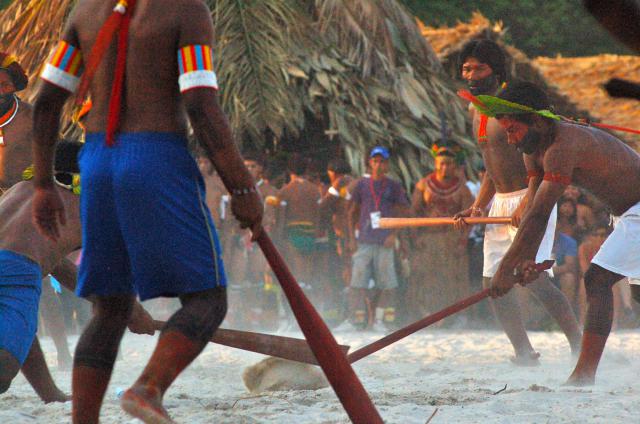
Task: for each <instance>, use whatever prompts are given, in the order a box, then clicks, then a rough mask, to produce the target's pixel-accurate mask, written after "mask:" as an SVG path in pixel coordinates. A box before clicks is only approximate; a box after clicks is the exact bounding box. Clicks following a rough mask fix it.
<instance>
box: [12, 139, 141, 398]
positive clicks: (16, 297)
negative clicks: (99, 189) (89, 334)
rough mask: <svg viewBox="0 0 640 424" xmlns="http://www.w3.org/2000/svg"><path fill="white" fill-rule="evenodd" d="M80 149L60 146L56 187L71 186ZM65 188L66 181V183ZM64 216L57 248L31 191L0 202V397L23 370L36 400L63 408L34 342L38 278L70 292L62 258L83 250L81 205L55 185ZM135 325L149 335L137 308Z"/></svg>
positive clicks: (70, 271) (16, 191)
mask: <svg viewBox="0 0 640 424" xmlns="http://www.w3.org/2000/svg"><path fill="white" fill-rule="evenodd" d="M81 146H82V145H81V144H80V143H70V142H63V143H60V144H58V149H57V153H56V164H55V169H56V178H57V179H56V181H58V179H59V180H71V175H72V174H73V173H77V172H78V169H77V168H78V165H77V160H76V157H77V153H78V151H79V149H80V147H81ZM65 182H68V181H65ZM55 189H56V191H57V192H58V193H59V194H60V198H61V200H62V202H63V203H64V205H65V206H66V209H67V211H69V213H68V215H67V225H66V226H65V227H64V228H63V230H62V231H61V233H60V237H59V239H58V241H57V242H56V243H53V242H51V241H50V240H47V239H45V238H44V237H43V236H41V235H40V234H39V233H38V231H37V229H36V228H35V226H34V225H33V223H32V220H31V208H32V204H33V195H34V185H33V182H32V181H22V182H19V183H18V184H16V185H14V186H13V187H12V188H10V189H9V190H7V192H6V194H5V195H4V196H2V197H1V198H0V305H1V307H0V311H1V312H0V393H4V392H5V391H7V389H8V388H9V386H10V385H11V381H12V380H13V378H14V377H15V376H16V374H17V373H18V370H22V372H23V374H24V376H25V377H26V378H27V380H28V381H29V383H30V384H31V385H32V386H33V388H34V389H35V390H36V392H37V393H38V395H39V396H40V398H41V399H42V400H43V401H44V402H46V403H48V402H65V401H67V400H69V398H68V397H67V396H66V395H65V394H64V393H62V392H61V391H60V389H58V388H57V387H56V385H55V383H54V381H53V379H52V378H51V374H50V373H49V370H48V368H47V365H46V362H45V360H44V356H43V354H42V350H41V348H40V344H39V342H38V339H37V338H36V329H37V324H38V302H39V297H40V290H41V284H42V283H41V280H42V278H41V276H42V275H48V274H52V275H54V276H55V277H56V279H58V280H59V281H60V282H61V283H62V284H63V285H64V286H65V287H67V288H68V289H70V290H74V289H75V286H76V266H75V265H74V264H73V262H71V261H70V260H69V259H67V258H66V256H67V255H68V254H69V253H71V252H73V251H74V250H76V249H78V248H79V247H80V245H81V242H82V240H81V231H80V213H79V204H80V199H79V196H78V195H77V194H74V193H73V192H72V191H71V190H70V189H71V185H70V186H63V185H62V183H59V182H58V186H57V187H56V188H55ZM135 319H137V320H138V321H137V322H133V323H132V324H133V325H134V326H133V327H131V326H130V329H131V330H132V331H135V332H138V333H146V334H153V332H154V331H153V323H152V322H151V318H150V316H148V315H147V314H146V312H144V311H143V310H142V308H141V307H140V306H139V304H137V305H136V317H135Z"/></svg>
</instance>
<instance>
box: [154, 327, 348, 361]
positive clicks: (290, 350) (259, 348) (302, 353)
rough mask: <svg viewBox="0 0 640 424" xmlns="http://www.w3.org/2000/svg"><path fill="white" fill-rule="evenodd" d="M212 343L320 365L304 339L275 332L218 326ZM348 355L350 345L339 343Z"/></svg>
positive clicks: (157, 328) (160, 328)
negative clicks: (265, 332)
mask: <svg viewBox="0 0 640 424" xmlns="http://www.w3.org/2000/svg"><path fill="white" fill-rule="evenodd" d="M153 323H154V325H155V329H156V330H162V329H163V328H164V325H165V324H166V322H164V321H153ZM210 341H211V342H212V343H217V344H221V345H224V346H229V347H234V348H236V349H242V350H248V351H250V352H256V353H261V354H263V355H269V356H277V357H278V358H284V359H289V360H291V361H298V362H304V363H307V364H312V365H319V364H318V361H317V360H316V357H315V356H314V355H313V352H312V351H311V349H310V348H309V344H308V343H307V341H306V340H304V339H296V338H293V337H283V336H276V335H273V334H263V333H253V332H250V331H239V330H229V329H226V328H218V329H217V330H216V333H215V334H214V335H213V337H211V340H210ZM338 346H339V347H340V349H341V350H342V352H344V354H345V355H346V354H347V352H349V346H345V345H338Z"/></svg>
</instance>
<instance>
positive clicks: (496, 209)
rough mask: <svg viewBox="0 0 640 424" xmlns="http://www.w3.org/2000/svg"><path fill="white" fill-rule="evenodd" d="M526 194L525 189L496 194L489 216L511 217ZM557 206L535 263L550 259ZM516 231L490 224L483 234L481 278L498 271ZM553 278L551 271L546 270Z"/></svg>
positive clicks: (550, 218) (507, 226)
mask: <svg viewBox="0 0 640 424" xmlns="http://www.w3.org/2000/svg"><path fill="white" fill-rule="evenodd" d="M526 194H527V189H526V188H525V189H522V190H518V191H514V192H511V193H496V195H495V196H494V198H493V205H491V210H490V211H489V216H511V215H513V213H514V212H515V210H516V209H517V208H518V205H519V204H520V202H521V201H522V199H523V198H524V197H525V195H526ZM556 219H557V206H554V207H553V210H552V211H551V215H550V216H549V222H548V223H547V229H546V231H545V233H544V238H543V239H542V242H541V243H540V247H539V248H538V254H537V255H536V262H538V263H540V262H542V261H546V260H547V259H552V253H551V251H552V250H553V240H554V238H555V232H556ZM517 232H518V229H517V228H516V227H514V226H512V225H505V224H495V225H494V224H490V225H487V228H486V229H485V232H484V249H483V251H484V266H483V268H482V276H483V277H487V278H491V277H493V275H494V274H495V273H496V271H497V270H498V266H499V265H500V261H501V260H502V258H503V257H504V255H505V254H506V253H507V250H509V247H511V243H513V239H514V238H515V237H516V233H517ZM547 273H549V275H551V276H553V271H551V269H549V270H547Z"/></svg>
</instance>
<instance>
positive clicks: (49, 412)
mask: <svg viewBox="0 0 640 424" xmlns="http://www.w3.org/2000/svg"><path fill="white" fill-rule="evenodd" d="M287 335H290V336H297V335H296V334H293V333H289V334H287ZM382 335H383V334H382V333H379V332H378V333H376V332H366V333H357V332H351V331H349V332H339V333H338V334H337V338H338V340H339V341H340V342H341V343H344V344H350V345H351V346H352V350H354V349H355V348H357V347H359V346H362V345H363V344H366V343H369V342H372V341H374V340H376V339H377V338H380V337H381V336H382ZM530 336H531V340H532V343H533V344H534V346H535V348H536V349H537V350H538V351H539V352H540V353H541V354H542V357H541V362H542V366H540V367H537V368H518V367H516V366H514V365H512V364H511V363H510V362H509V360H508V358H509V356H510V355H512V350H511V347H510V345H509V343H508V341H507V339H506V337H505V336H504V335H503V334H502V333H500V332H497V331H470V330H464V331H445V330H434V331H428V330H427V331H423V332H420V333H418V334H417V335H413V336H411V337H409V338H408V339H405V340H404V341H402V342H400V343H398V344H396V345H393V346H391V347H389V348H387V349H385V350H383V351H381V352H378V353H377V354H374V355H373V356H370V357H368V358H365V359H363V360H361V361H360V362H358V363H357V364H356V365H355V370H356V373H357V374H358V375H359V376H360V378H361V380H362V382H363V383H364V385H365V387H366V389H367V390H368V392H369V394H370V395H371V397H372V398H373V400H374V403H375V404H376V406H377V408H378V410H379V411H380V413H381V415H382V417H383V418H384V420H385V422H387V423H399V424H400V423H402V424H410V423H416V424H424V423H425V422H426V421H427V419H428V418H429V417H430V416H431V414H432V413H433V412H434V410H435V409H436V408H438V412H437V413H436V415H435V416H434V417H433V419H432V420H431V423H432V424H438V423H509V424H511V423H541V424H545V423H580V424H584V423H622V422H624V423H634V422H640V408H639V407H638V400H639V399H640V397H639V396H638V395H639V394H640V381H638V376H640V364H636V363H635V362H637V361H634V359H636V358H637V357H638V356H639V354H640V332H638V331H625V332H617V333H614V334H613V335H612V336H611V337H610V339H609V342H608V345H607V350H606V351H605V357H604V359H603V362H602V364H601V367H600V371H599V374H598V381H597V385H596V386H595V387H591V388H568V387H562V386H561V384H562V383H563V382H564V381H565V379H566V378H567V376H568V375H569V372H570V370H571V369H572V367H573V359H572V358H571V356H570V354H569V349H568V345H567V344H566V342H565V339H564V337H563V336H562V335H561V334H560V333H535V332H532V333H530ZM75 340H76V338H73V339H72V342H75ZM154 344H155V339H154V338H152V337H149V336H136V335H132V334H128V335H127V336H126V338H125V340H124V343H123V353H124V359H122V360H120V361H119V362H118V363H117V367H116V370H115V373H114V377H113V380H112V382H111V385H110V387H109V391H108V394H107V397H106V400H105V404H104V407H103V410H102V422H103V423H105V424H108V423H136V422H138V421H136V420H133V419H131V418H129V417H128V416H126V415H125V414H124V413H123V412H121V411H120V408H119V405H118V400H117V397H116V390H117V389H118V388H123V387H127V386H128V385H129V384H130V383H131V382H132V381H133V380H134V379H135V378H136V377H137V375H138V374H139V372H140V371H141V369H142V367H143V365H144V363H145V361H146V359H147V358H148V356H149V354H150V352H151V349H152V348H153V346H154ZM43 349H44V350H45V352H46V355H47V359H48V360H49V362H50V363H52V364H55V350H54V348H53V344H52V343H51V341H50V340H49V339H45V340H43ZM263 358H264V357H263V356H261V355H258V354H253V353H249V352H243V351H239V350H235V349H231V348H226V347H222V346H219V345H213V344H212V345H210V346H209V347H208V348H207V349H206V350H205V351H204V353H203V354H202V355H201V356H200V357H199V358H198V359H197V361H196V362H195V363H194V364H193V366H191V367H190V368H189V369H188V370H187V371H186V372H185V373H184V374H183V375H182V376H180V378H179V379H178V381H177V382H176V384H175V385H174V386H173V387H172V389H171V390H170V391H169V392H168V393H167V396H166V398H165V406H166V407H167V409H168V410H169V413H170V414H171V415H172V416H173V418H174V419H175V420H176V421H177V422H179V423H213V422H215V423H234V424H238V423H323V424H329V423H348V422H349V420H348V418H347V416H346V414H345V413H344V411H343V409H342V407H341V406H340V403H339V402H338V400H337V398H336V397H335V395H334V393H333V391H332V390H331V389H330V388H326V389H321V390H318V391H289V392H274V393H268V394H263V395H259V396H252V395H249V394H248V392H247V390H246V388H245V387H244V384H243V382H242V373H243V371H244V369H245V367H247V366H249V365H253V364H254V363H256V362H258V361H260V360H261V359H263ZM632 361H633V363H631V362H632ZM53 369H54V370H53V373H54V377H55V378H56V380H57V381H58V383H59V385H60V386H61V388H63V389H64V390H66V391H68V390H69V389H70V385H71V382H70V377H71V374H70V373H69V372H59V371H57V370H55V366H53ZM505 384H506V385H507V389H506V390H505V391H503V392H501V393H499V394H496V395H494V393H495V392H497V391H498V390H500V389H502V388H503V387H504V386H505ZM70 409H71V407H70V405H69V404H64V405H63V404H54V405H44V404H42V403H41V402H40V401H39V400H38V398H37V396H36V395H35V394H34V393H33V391H32V390H31V388H30V386H29V385H28V384H27V382H26V381H25V380H24V378H23V377H22V376H20V377H18V378H17V379H16V381H15V382H14V385H13V386H12V387H11V389H10V390H9V392H7V393H6V394H4V395H1V396H0V423H12V424H21V423H67V422H69V421H70Z"/></svg>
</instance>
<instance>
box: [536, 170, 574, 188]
mask: <svg viewBox="0 0 640 424" xmlns="http://www.w3.org/2000/svg"><path fill="white" fill-rule="evenodd" d="M542 179H543V180H544V181H550V182H552V183H559V184H564V185H569V184H571V177H569V176H566V175H562V174H556V173H554V172H545V173H544V177H543V178H542Z"/></svg>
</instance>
